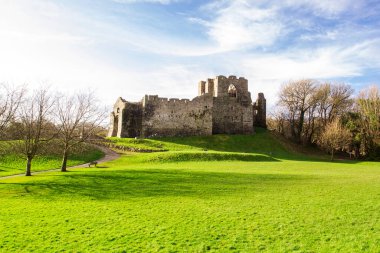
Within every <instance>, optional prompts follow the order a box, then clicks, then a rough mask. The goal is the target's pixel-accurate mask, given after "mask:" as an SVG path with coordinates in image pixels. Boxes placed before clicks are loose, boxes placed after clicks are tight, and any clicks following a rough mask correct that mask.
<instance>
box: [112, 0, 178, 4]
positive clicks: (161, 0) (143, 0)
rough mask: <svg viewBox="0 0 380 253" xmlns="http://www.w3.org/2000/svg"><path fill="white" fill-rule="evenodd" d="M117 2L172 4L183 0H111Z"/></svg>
mask: <svg viewBox="0 0 380 253" xmlns="http://www.w3.org/2000/svg"><path fill="white" fill-rule="evenodd" d="M111 1H113V2H116V3H125V4H133V3H159V4H171V3H175V2H179V1H181V0H111Z"/></svg>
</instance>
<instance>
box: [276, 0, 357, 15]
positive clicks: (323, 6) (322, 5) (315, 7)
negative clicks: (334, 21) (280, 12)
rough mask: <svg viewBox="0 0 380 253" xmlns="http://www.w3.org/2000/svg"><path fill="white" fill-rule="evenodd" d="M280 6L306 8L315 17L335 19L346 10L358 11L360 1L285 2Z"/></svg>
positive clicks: (286, 0) (293, 0)
mask: <svg viewBox="0 0 380 253" xmlns="http://www.w3.org/2000/svg"><path fill="white" fill-rule="evenodd" d="M281 5H283V6H287V7H299V8H308V9H310V10H311V11H312V12H313V13H314V14H315V15H317V16H324V17H335V16H336V15H338V14H341V13H342V12H345V11H347V10H351V11H352V10H354V9H358V8H360V7H361V6H362V1H361V0H357V1H351V0H334V1H331V0H285V1H282V3H281Z"/></svg>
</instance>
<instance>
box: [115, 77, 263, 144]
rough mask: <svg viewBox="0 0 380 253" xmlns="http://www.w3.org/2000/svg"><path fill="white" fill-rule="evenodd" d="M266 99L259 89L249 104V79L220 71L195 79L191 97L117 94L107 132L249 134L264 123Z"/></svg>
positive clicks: (127, 134) (124, 135)
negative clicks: (195, 88) (129, 98)
mask: <svg viewBox="0 0 380 253" xmlns="http://www.w3.org/2000/svg"><path fill="white" fill-rule="evenodd" d="M265 113H266V100H265V97H264V94H263V93H259V95H258V99H257V101H256V103H253V104H252V99H251V94H250V92H249V91H248V80H247V79H245V78H244V77H237V76H235V75H230V76H228V77H226V76H223V75H219V76H216V77H214V78H207V79H206V81H200V82H199V83H198V96H197V97H194V98H193V99H192V100H190V99H179V98H165V97H159V96H158V95H145V96H144V97H143V98H142V100H141V101H140V102H137V103H131V102H128V101H126V100H124V99H123V98H121V97H120V98H119V99H118V100H117V101H116V103H115V105H114V110H113V112H112V113H111V115H110V116H111V125H110V131H109V134H108V135H109V136H119V137H136V136H141V137H149V136H185V135H210V134H218V133H227V134H237V133H239V134H251V133H253V132H254V130H253V127H254V126H264V127H265V125H266V122H265V121H266V116H265Z"/></svg>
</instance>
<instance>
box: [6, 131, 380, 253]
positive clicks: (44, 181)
mask: <svg viewBox="0 0 380 253" xmlns="http://www.w3.org/2000/svg"><path fill="white" fill-rule="evenodd" d="M197 138H198V137H197ZM216 138H221V137H216ZM223 138H226V139H227V140H228V139H230V141H231V142H232V141H233V139H234V136H232V137H223ZM236 138H240V137H239V136H237V137H236ZM255 138H257V140H258V141H257V142H259V143H260V142H262V143H261V144H262V145H264V143H263V142H264V140H265V139H267V140H268V141H269V142H270V143H272V144H276V145H274V146H272V147H268V148H265V147H263V149H262V150H261V149H260V147H259V145H257V142H256V143H255V144H250V142H252V141H253V142H254V141H255ZM270 138H271V139H270ZM245 140H249V142H246V141H245ZM160 141H163V140H160ZM184 142H190V140H189V139H187V140H182V142H178V143H177V144H178V145H190V144H189V143H184ZM239 142H240V145H236V146H233V147H231V148H228V147H227V146H224V144H223V143H221V144H220V145H217V144H216V143H215V145H214V144H213V145H210V144H208V145H210V146H208V147H209V148H208V149H207V151H205V150H204V149H205V148H204V146H203V144H199V143H198V144H191V145H193V146H192V147H193V148H186V149H183V150H182V151H181V150H178V149H177V150H173V149H170V148H168V150H169V151H166V152H159V153H149V154H145V153H144V154H126V155H123V156H122V157H121V158H120V159H118V160H115V161H112V162H108V163H105V164H101V165H100V167H99V168H91V169H78V170H75V171H71V172H68V173H45V174H40V175H37V176H33V177H17V178H11V179H6V180H0V199H1V206H0V231H2V232H1V233H0V241H1V242H2V243H1V244H0V252H1V251H4V252H18V251H25V252H30V251H37V252H56V251H69V252H70V251H72V252H102V251H112V252H184V251H187V252H379V245H380V234H379V231H380V212H379V211H378V210H380V164H379V163H371V162H355V161H352V162H344V161H341V162H334V163H330V162H328V161H323V160H321V159H319V160H310V159H307V158H305V157H304V156H299V159H298V160H297V159H296V158H297V155H296V154H291V153H288V152H286V150H284V149H283V148H282V147H281V145H280V144H279V143H278V142H276V140H275V139H273V138H272V137H270V136H268V134H267V133H266V132H261V133H259V134H258V135H256V137H247V139H244V138H242V139H241V140H239V141H237V144H239ZM167 145H173V146H174V145H176V143H174V142H173V144H170V143H168V144H167ZM241 146H245V148H246V149H247V152H244V151H243V148H241ZM217 149H219V150H217ZM270 152H271V153H270ZM246 158H247V159H246ZM257 158H260V159H257ZM194 159H196V160H194Z"/></svg>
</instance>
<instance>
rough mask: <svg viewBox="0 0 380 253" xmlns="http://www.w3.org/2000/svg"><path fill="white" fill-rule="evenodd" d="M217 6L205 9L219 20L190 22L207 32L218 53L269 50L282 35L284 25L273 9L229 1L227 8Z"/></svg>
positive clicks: (196, 19)
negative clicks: (241, 50)
mask: <svg viewBox="0 0 380 253" xmlns="http://www.w3.org/2000/svg"><path fill="white" fill-rule="evenodd" d="M215 4H216V3H214V4H213V5H212V6H210V5H208V6H207V8H205V9H207V11H209V12H210V15H211V16H212V15H216V17H214V18H211V20H202V19H199V18H191V19H190V21H192V22H197V23H199V24H201V25H203V26H205V27H206V28H207V34H208V35H209V37H210V39H211V40H212V41H214V42H215V43H216V44H217V45H218V47H219V48H218V51H230V50H238V49H242V48H247V47H249V48H256V47H266V46H270V45H272V44H273V43H274V42H275V41H276V40H277V38H278V37H279V36H280V35H281V28H282V25H281V23H280V22H279V20H277V19H276V12H275V10H274V9H269V8H266V9H264V8H259V7H256V6H253V5H251V4H249V3H248V2H247V1H241V0H237V1H229V2H228V4H227V5H226V6H225V5H215ZM216 6H217V7H218V8H219V9H216V8H215V7H216Z"/></svg>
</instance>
